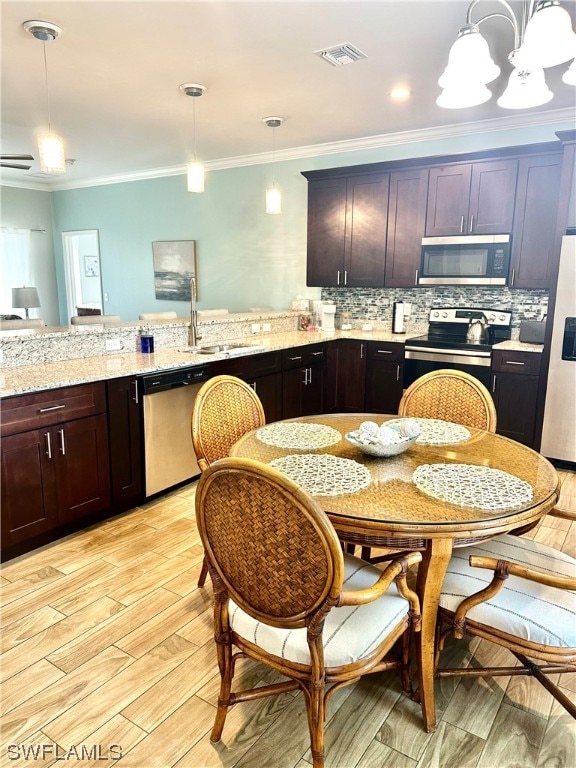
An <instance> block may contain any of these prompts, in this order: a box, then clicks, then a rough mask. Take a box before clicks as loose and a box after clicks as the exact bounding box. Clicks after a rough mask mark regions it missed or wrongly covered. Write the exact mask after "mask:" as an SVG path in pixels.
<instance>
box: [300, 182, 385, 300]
mask: <svg viewBox="0 0 576 768" xmlns="http://www.w3.org/2000/svg"><path fill="white" fill-rule="evenodd" d="M388 186H389V174H387V173H384V174H357V175H351V176H346V177H339V178H326V179H315V180H312V181H310V182H309V184H308V244H307V273H306V284H307V285H310V286H321V287H328V286H336V287H348V288H381V287H382V286H383V285H384V263H385V254H386V224H387V211H388Z"/></svg>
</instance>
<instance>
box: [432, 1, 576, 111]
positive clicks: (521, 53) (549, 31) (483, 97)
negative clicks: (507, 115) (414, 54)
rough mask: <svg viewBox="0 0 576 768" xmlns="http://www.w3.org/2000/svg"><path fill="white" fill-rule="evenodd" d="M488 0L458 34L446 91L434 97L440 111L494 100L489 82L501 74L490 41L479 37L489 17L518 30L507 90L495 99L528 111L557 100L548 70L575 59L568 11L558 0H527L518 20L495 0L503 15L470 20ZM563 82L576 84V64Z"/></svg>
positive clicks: (443, 85) (445, 79)
mask: <svg viewBox="0 0 576 768" xmlns="http://www.w3.org/2000/svg"><path fill="white" fill-rule="evenodd" d="M483 1H484V0H472V2H471V3H470V5H469V6H468V11H467V14H466V24H465V25H464V26H463V27H462V28H461V29H460V31H459V32H458V37H457V39H456V42H455V43H454V45H453V46H452V48H451V49H450V54H449V56H448V66H447V67H446V69H445V70H444V72H443V73H442V75H441V76H440V79H439V80H438V84H439V85H440V86H441V88H442V89H443V90H442V93H441V94H440V95H439V96H438V98H437V99H436V104H438V106H439V107H445V108H447V109H460V108H463V107H473V106H476V105H477V104H483V103H484V102H485V101H488V99H490V98H491V96H492V92H491V91H490V89H489V88H487V87H486V86H487V84H488V83H491V82H492V81H493V80H495V79H496V78H497V77H498V75H499V74H500V67H499V66H498V65H497V64H496V63H495V62H494V60H493V59H492V57H491V55H490V50H489V48H488V43H487V41H486V40H485V38H484V37H483V36H482V35H481V34H480V25H481V24H482V23H483V22H485V21H486V20H487V19H492V18H500V19H506V20H507V21H508V22H509V23H510V24H511V26H512V29H513V32H514V48H513V50H512V51H511V52H510V53H509V54H508V60H509V61H510V63H511V64H512V66H513V70H512V74H511V75H510V80H509V81H508V86H507V88H506V90H505V91H504V93H503V94H502V96H500V98H499V99H498V101H497V104H498V106H500V107H503V108H504V109H527V108H529V107H537V106H540V105H541V104H546V103H547V102H548V101H550V99H551V98H552V97H553V95H554V94H553V93H552V91H551V90H550V89H549V88H548V86H547V85H546V80H545V77H544V70H545V69H547V68H548V67H555V66H557V65H558V64H564V63H565V62H568V61H570V60H571V59H574V58H575V57H576V34H574V32H573V30H572V23H571V19H570V15H569V14H568V11H566V10H565V9H564V8H562V6H561V5H560V0H524V4H523V9H522V18H521V19H520V20H519V19H517V18H516V15H515V13H514V11H513V9H512V7H511V6H510V4H509V3H507V2H506V0H493V2H496V3H498V4H499V5H501V6H502V7H503V11H504V12H502V13H488V14H486V16H482V18H480V19H478V20H477V21H472V16H473V11H474V9H475V7H476V6H477V5H478V4H479V3H481V2H483ZM562 80H563V81H564V82H565V83H566V84H568V85H576V62H572V65H571V66H570V67H569V69H567V70H566V72H564V75H563V77H562Z"/></svg>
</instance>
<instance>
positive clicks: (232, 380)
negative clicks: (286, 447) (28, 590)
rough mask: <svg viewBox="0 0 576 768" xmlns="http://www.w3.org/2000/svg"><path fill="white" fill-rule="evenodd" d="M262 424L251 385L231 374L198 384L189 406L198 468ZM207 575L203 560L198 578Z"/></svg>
mask: <svg viewBox="0 0 576 768" xmlns="http://www.w3.org/2000/svg"><path fill="white" fill-rule="evenodd" d="M264 424H266V417H265V415H264V408H263V407H262V403H261V402H260V398H259V397H258V395H257V394H256V392H255V391H254V390H253V389H252V387H250V386H248V384H246V382H244V381H242V379H238V378H236V377H235V376H214V377H213V378H211V379H208V381H207V382H205V384H203V385H202V387H201V388H200V390H199V391H198V394H197V395H196V398H195V400H194V408H193V409H192V423H191V431H192V445H193V446H194V452H195V453H196V458H197V459H198V466H199V467H200V471H201V472H204V470H205V469H207V468H208V467H209V466H210V464H212V463H213V462H214V461H217V460H218V459H223V458H225V457H226V456H228V453H229V451H230V448H231V447H232V446H233V445H234V443H235V442H236V441H237V440H239V439H240V438H241V437H242V436H243V435H245V434H246V433H247V432H250V430H252V429H257V428H258V427H262V426H264ZM207 575H208V563H207V562H206V559H204V561H203V563H202V570H201V571H200V577H199V579H198V586H199V587H203V586H204V584H205V582H206V576H207Z"/></svg>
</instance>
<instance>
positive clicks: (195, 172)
mask: <svg viewBox="0 0 576 768" xmlns="http://www.w3.org/2000/svg"><path fill="white" fill-rule="evenodd" d="M179 88H180V90H181V91H182V93H183V94H184V95H185V96H192V97H193V101H192V119H193V137H192V140H193V151H194V159H193V160H192V162H190V163H188V165H187V166H186V179H187V189H188V192H204V166H203V165H202V163H201V162H199V160H198V159H197V158H196V98H198V97H199V96H202V94H203V93H205V92H206V86H205V85H200V84H199V83H182V85H181V86H179Z"/></svg>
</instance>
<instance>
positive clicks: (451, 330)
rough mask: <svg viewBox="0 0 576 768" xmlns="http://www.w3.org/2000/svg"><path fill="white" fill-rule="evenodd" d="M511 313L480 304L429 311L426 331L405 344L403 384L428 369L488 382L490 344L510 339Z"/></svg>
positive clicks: (411, 380)
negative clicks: (448, 370) (461, 372)
mask: <svg viewBox="0 0 576 768" xmlns="http://www.w3.org/2000/svg"><path fill="white" fill-rule="evenodd" d="M511 322H512V313H511V312H510V311H508V310H502V309H485V308H482V307H472V308H467V309H465V308H462V307H437V308H435V309H431V310H430V315H429V326H428V333H427V334H425V335H424V336H417V337H416V338H414V339H409V340H408V341H407V342H406V346H405V362H404V387H405V388H406V387H408V386H409V385H410V384H411V383H412V382H413V381H415V380H416V379H418V378H419V377H420V376H423V375H424V374H425V373H430V371H435V370H438V369H439V368H454V369H457V370H459V371H465V372H466V373H470V374H471V375H472V376H475V377H476V378H477V379H479V380H480V381H481V382H482V383H483V384H484V385H485V386H486V387H488V386H489V385H490V363H491V358H492V346H493V345H494V344H496V343H498V342H500V341H505V340H506V339H509V338H510V334H511Z"/></svg>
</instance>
